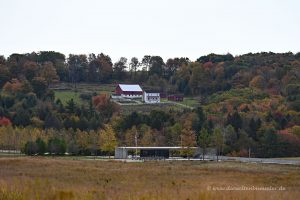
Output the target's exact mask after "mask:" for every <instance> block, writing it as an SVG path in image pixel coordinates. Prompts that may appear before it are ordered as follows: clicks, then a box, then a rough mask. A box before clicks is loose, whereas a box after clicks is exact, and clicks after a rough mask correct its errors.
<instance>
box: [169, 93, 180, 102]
mask: <svg viewBox="0 0 300 200" xmlns="http://www.w3.org/2000/svg"><path fill="white" fill-rule="evenodd" d="M168 100H169V101H183V95H182V94H172V95H169V96H168Z"/></svg>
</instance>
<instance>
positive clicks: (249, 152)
mask: <svg viewBox="0 0 300 200" xmlns="http://www.w3.org/2000/svg"><path fill="white" fill-rule="evenodd" d="M248 154H249V155H248V157H249V158H250V157H251V148H250V147H249V149H248Z"/></svg>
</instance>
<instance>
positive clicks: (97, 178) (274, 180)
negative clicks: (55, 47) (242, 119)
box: [0, 157, 300, 199]
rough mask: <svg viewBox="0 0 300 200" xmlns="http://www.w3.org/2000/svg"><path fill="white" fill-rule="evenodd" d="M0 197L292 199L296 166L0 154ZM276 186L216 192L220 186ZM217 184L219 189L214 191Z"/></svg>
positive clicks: (298, 189) (298, 176) (298, 180)
mask: <svg viewBox="0 0 300 200" xmlns="http://www.w3.org/2000/svg"><path fill="white" fill-rule="evenodd" d="M0 169H1V170H0V188H1V189H0V199H297V197H298V196H299V195H300V166H282V165H261V164H245V163H232V162H223V163H215V162H210V163H203V162H198V161H191V162H178V161H177V162H144V163H123V162H117V161H99V160H65V159H61V158H38V157H36V158H30V157H20V158H0ZM243 186H244V187H250V188H251V187H252V188H253V187H256V188H260V187H270V186H272V188H273V189H274V188H280V187H281V191H245V190H234V191H221V189H222V188H221V187H225V188H231V189H232V188H233V187H243ZM217 189H219V191H216V190H217Z"/></svg>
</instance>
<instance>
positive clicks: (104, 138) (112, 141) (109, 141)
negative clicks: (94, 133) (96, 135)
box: [100, 124, 118, 158]
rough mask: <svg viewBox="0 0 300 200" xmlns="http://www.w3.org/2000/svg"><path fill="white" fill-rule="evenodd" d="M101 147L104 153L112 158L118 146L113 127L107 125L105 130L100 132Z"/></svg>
mask: <svg viewBox="0 0 300 200" xmlns="http://www.w3.org/2000/svg"><path fill="white" fill-rule="evenodd" d="M100 145H101V149H102V151H105V152H108V155H109V158H110V155H111V154H112V153H113V152H114V150H115V148H116V146H117V145H118V141H117V138H116V134H115V132H114V130H113V128H112V127H111V125H108V124H107V125H105V127H104V129H103V130H101V131H100Z"/></svg>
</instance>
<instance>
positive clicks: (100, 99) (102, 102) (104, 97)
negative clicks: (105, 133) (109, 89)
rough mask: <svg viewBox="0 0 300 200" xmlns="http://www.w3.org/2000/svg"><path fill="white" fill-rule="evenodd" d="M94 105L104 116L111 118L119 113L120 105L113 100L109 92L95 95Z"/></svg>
mask: <svg viewBox="0 0 300 200" xmlns="http://www.w3.org/2000/svg"><path fill="white" fill-rule="evenodd" d="M92 102H93V105H94V107H95V108H96V110H97V111H99V112H100V113H101V114H102V115H103V116H104V117H106V118H110V117H111V116H113V115H114V114H117V113H119V111H120V106H119V105H118V104H116V103H114V102H112V101H110V97H109V95H108V94H100V95H98V96H95V97H93V99H92Z"/></svg>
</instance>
